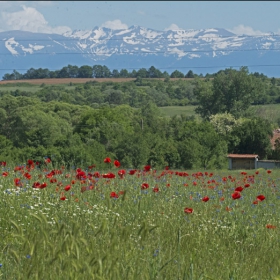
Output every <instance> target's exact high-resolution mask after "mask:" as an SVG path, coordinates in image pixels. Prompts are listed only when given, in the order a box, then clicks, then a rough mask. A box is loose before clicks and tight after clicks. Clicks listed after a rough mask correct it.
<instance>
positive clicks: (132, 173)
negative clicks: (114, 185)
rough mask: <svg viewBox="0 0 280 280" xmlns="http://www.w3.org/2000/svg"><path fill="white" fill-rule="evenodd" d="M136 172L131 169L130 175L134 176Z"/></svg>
mask: <svg viewBox="0 0 280 280" xmlns="http://www.w3.org/2000/svg"><path fill="white" fill-rule="evenodd" d="M136 171H137V170H136V169H131V170H129V172H128V174H129V175H134V174H135V173H136Z"/></svg>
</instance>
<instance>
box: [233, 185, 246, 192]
mask: <svg viewBox="0 0 280 280" xmlns="http://www.w3.org/2000/svg"><path fill="white" fill-rule="evenodd" d="M243 190H244V189H243V188H242V187H241V186H240V187H237V188H235V191H236V192H242V191H243Z"/></svg>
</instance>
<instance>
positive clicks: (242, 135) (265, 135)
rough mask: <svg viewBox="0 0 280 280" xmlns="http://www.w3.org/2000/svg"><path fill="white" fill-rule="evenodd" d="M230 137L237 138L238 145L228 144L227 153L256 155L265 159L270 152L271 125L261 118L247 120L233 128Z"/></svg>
mask: <svg viewBox="0 0 280 280" xmlns="http://www.w3.org/2000/svg"><path fill="white" fill-rule="evenodd" d="M231 135H233V136H235V137H237V138H238V142H239V143H238V144H236V143H234V144H233V145H232V143H230V144H229V151H230V152H232V153H240V154H246V153H247V154H257V155H259V156H260V158H266V157H267V156H268V155H269V154H270V152H271V148H272V147H271V143H270V138H271V137H272V135H273V133H272V125H271V123H270V122H269V121H268V120H265V119H261V118H254V119H247V120H245V121H243V122H242V123H241V124H240V125H239V126H235V127H234V128H233V130H232V132H231Z"/></svg>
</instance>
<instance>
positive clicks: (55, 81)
mask: <svg viewBox="0 0 280 280" xmlns="http://www.w3.org/2000/svg"><path fill="white" fill-rule="evenodd" d="M164 79H165V78H151V79H150V80H151V81H155V80H160V81H164ZM169 79H170V81H178V80H183V81H191V80H193V78H169ZM201 79H204V78H201ZM135 80H136V78H56V79H30V80H2V81H0V85H5V84H17V83H19V84H21V83H27V84H32V85H41V84H43V83H44V84H46V85H58V84H69V83H73V84H83V83H86V82H93V81H95V82H99V83H102V82H114V83H118V82H119V83H121V82H131V81H135ZM145 80H149V78H145Z"/></svg>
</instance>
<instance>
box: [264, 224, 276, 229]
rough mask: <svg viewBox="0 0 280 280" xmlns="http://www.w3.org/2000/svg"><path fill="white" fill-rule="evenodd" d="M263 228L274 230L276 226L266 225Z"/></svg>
mask: <svg viewBox="0 0 280 280" xmlns="http://www.w3.org/2000/svg"><path fill="white" fill-rule="evenodd" d="M265 227H266V228H271V229H275V228H276V226H274V225H271V224H268V225H266V226H265Z"/></svg>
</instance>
